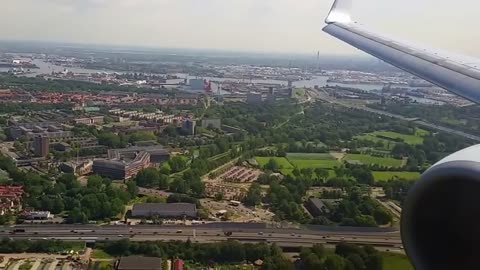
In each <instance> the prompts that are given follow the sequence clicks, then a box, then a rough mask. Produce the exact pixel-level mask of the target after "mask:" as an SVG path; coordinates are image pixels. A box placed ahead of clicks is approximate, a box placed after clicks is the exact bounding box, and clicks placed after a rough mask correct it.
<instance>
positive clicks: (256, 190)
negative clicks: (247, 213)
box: [245, 183, 262, 206]
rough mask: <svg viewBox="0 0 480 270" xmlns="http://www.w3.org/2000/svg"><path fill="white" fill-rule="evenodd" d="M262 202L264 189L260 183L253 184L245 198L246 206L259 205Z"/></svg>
mask: <svg viewBox="0 0 480 270" xmlns="http://www.w3.org/2000/svg"><path fill="white" fill-rule="evenodd" d="M261 201H262V188H261V187H260V185H259V184H258V183H253V184H252V185H251V186H250V189H249V190H248V192H247V195H246V196H245V204H246V205H248V206H256V205H259V204H260V202H261Z"/></svg>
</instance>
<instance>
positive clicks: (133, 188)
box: [127, 181, 138, 198]
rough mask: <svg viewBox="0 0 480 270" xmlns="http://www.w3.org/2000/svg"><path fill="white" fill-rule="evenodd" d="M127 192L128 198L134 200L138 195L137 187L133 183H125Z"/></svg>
mask: <svg viewBox="0 0 480 270" xmlns="http://www.w3.org/2000/svg"><path fill="white" fill-rule="evenodd" d="M127 192H128V194H130V197H132V198H135V197H137V195H138V187H137V184H136V183H135V181H128V182H127Z"/></svg>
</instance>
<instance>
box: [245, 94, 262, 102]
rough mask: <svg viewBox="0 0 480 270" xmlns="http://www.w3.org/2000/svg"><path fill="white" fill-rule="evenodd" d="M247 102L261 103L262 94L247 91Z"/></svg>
mask: <svg viewBox="0 0 480 270" xmlns="http://www.w3.org/2000/svg"><path fill="white" fill-rule="evenodd" d="M247 103H248V104H259V103H262V94H261V93H256V92H249V93H248V94H247Z"/></svg>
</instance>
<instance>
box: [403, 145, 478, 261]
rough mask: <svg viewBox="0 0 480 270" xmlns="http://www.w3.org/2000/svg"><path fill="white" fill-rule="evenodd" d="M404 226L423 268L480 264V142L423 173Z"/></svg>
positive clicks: (407, 247) (405, 241)
mask: <svg viewBox="0 0 480 270" xmlns="http://www.w3.org/2000/svg"><path fill="white" fill-rule="evenodd" d="M401 232H402V242H403V245H404V248H405V250H406V252H407V255H408V256H409V258H410V260H411V261H412V263H413V264H414V266H415V269H417V270H424V269H426V270H430V269H434V270H442V269H479V268H480V145H476V146H472V147H469V148H466V149H464V150H461V151H459V152H456V153H454V154H452V155H450V156H448V157H446V158H444V159H443V160H441V161H439V162H438V163H437V164H435V165H434V166H432V167H431V168H430V169H428V170H427V171H426V172H425V173H424V174H423V175H422V177H421V179H420V180H419V181H417V183H415V185H414V186H413V187H412V188H411V190H410V192H409V194H408V196H407V199H406V201H405V203H404V206H403V209H402V221H401Z"/></svg>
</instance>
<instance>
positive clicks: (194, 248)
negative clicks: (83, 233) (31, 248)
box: [97, 239, 294, 270]
mask: <svg viewBox="0 0 480 270" xmlns="http://www.w3.org/2000/svg"><path fill="white" fill-rule="evenodd" d="M97 247H98V248H101V249H103V250H104V251H105V252H107V253H108V254H111V255H114V256H126V255H133V254H141V255H144V256H155V257H163V258H175V257H178V258H182V259H183V260H187V261H193V262H195V263H197V264H199V266H212V267H213V266H215V265H217V264H239V263H244V262H250V263H253V262H255V261H256V260H262V261H263V264H262V267H261V269H268V270H290V269H292V270H293V269H294V267H293V264H292V263H291V262H290V261H288V260H287V259H285V258H284V257H283V254H282V250H281V249H280V248H279V247H277V246H276V245H274V244H273V245H269V244H266V243H260V244H242V243H240V242H237V241H224V242H219V243H211V244H199V243H192V242H191V241H190V240H187V242H180V241H177V242H161V241H150V242H130V241H129V240H128V239H126V240H120V241H110V242H101V243H98V244H97Z"/></svg>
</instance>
